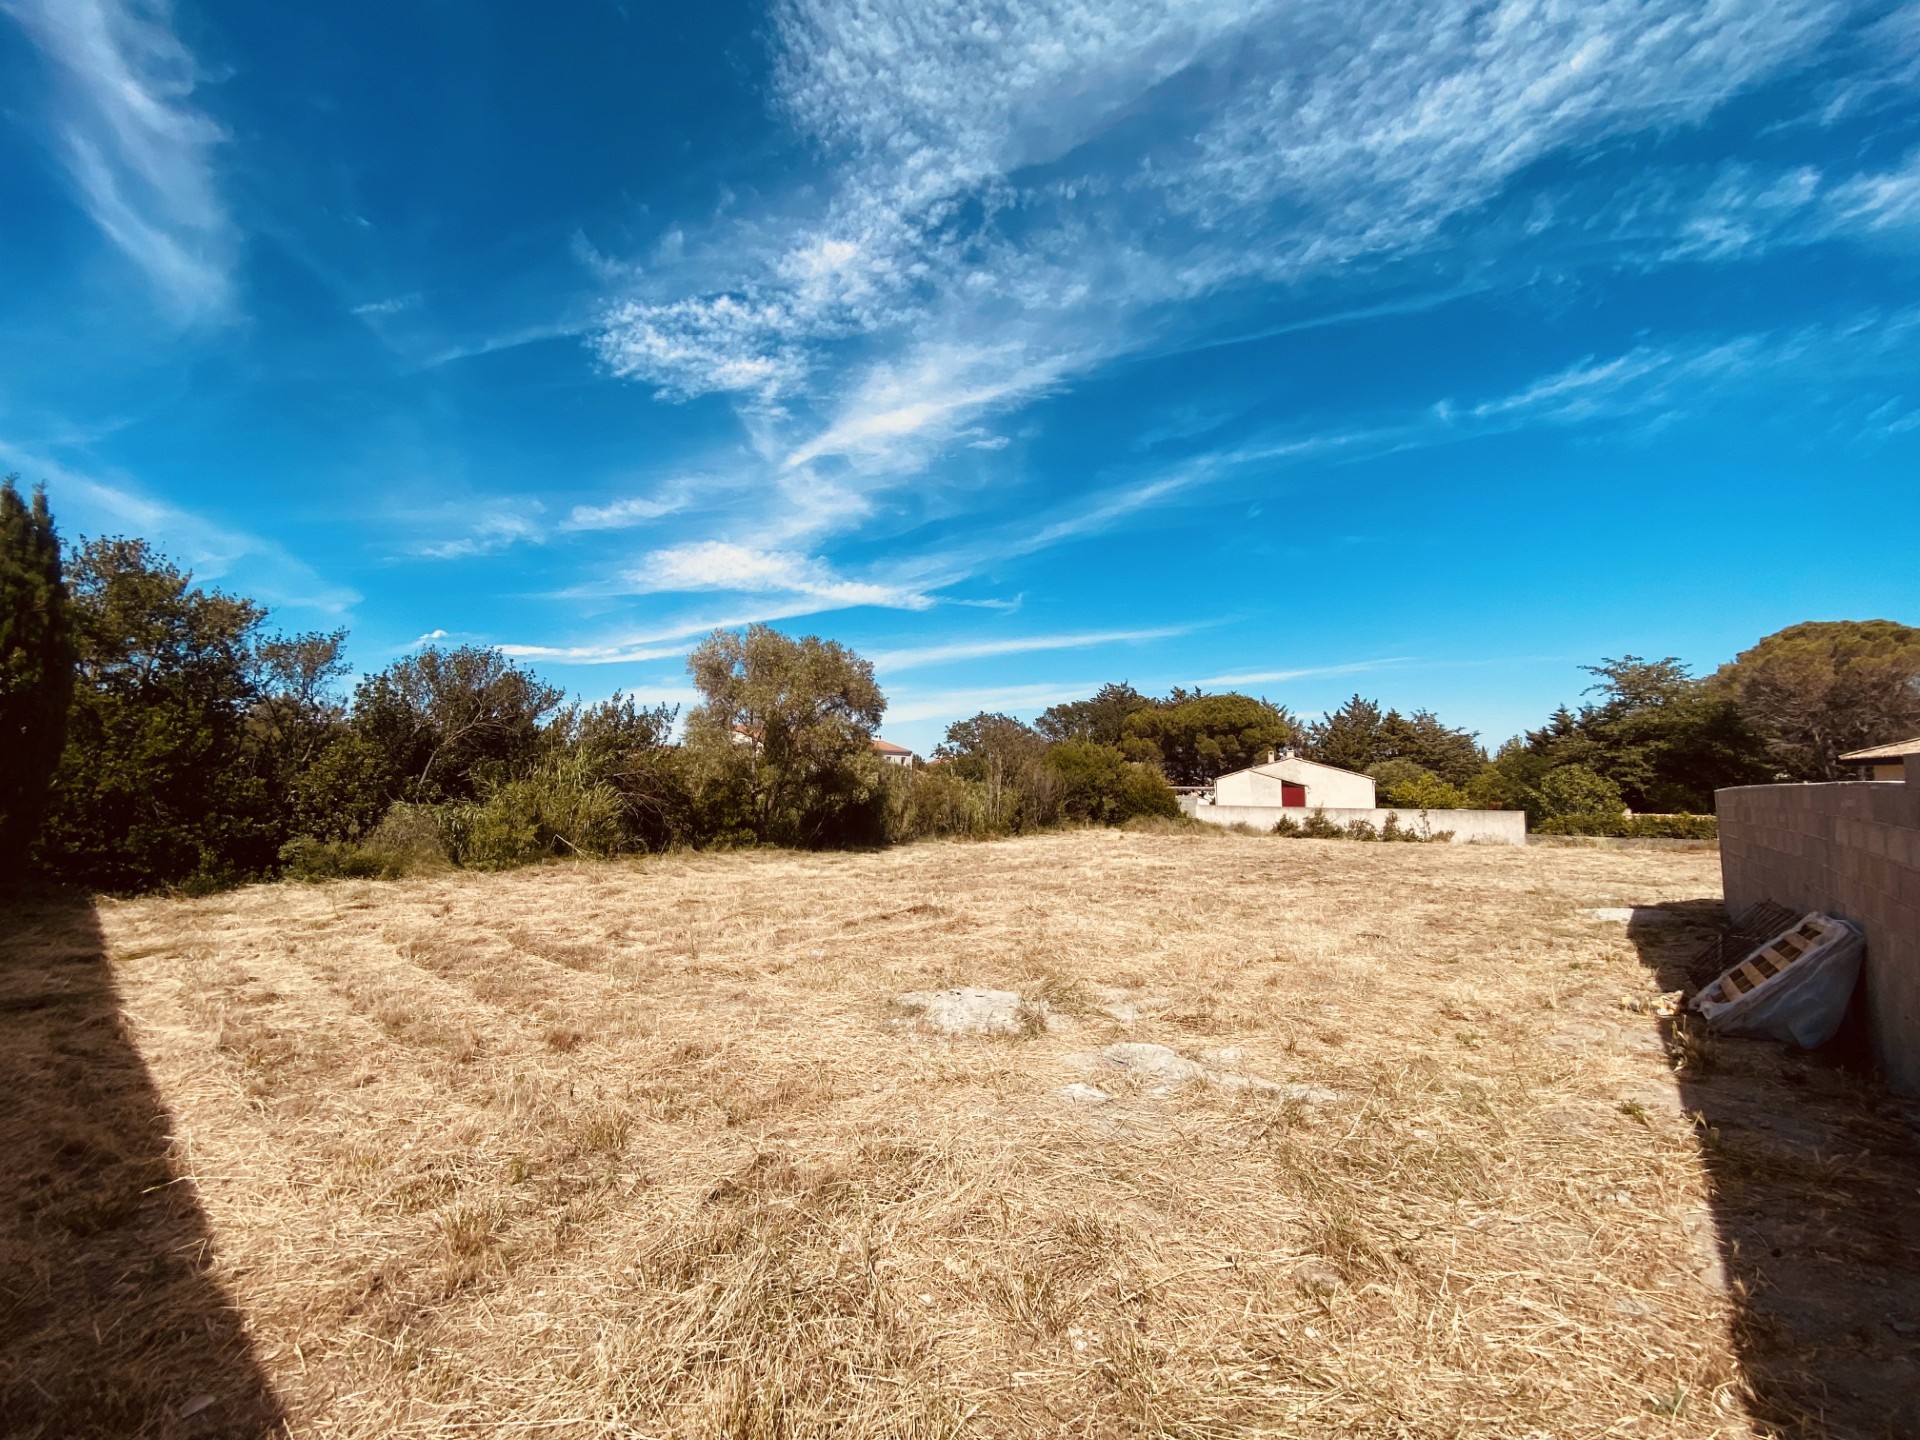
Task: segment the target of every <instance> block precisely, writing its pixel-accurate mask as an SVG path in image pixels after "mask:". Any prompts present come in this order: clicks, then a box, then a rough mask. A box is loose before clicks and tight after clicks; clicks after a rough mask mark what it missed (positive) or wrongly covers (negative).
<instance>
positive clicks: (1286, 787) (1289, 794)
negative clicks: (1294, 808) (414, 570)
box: [1280, 780, 1307, 805]
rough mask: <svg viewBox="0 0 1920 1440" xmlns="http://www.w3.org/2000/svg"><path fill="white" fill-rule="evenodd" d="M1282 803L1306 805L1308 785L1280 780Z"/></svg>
mask: <svg viewBox="0 0 1920 1440" xmlns="http://www.w3.org/2000/svg"><path fill="white" fill-rule="evenodd" d="M1280 803H1281V804H1282V805H1304V804H1306V803H1307V787H1306V786H1304V785H1293V784H1289V783H1288V782H1287V781H1285V780H1282V781H1281V782H1280Z"/></svg>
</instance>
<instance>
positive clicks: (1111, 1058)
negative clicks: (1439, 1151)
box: [1067, 1041, 1339, 1105]
mask: <svg viewBox="0 0 1920 1440" xmlns="http://www.w3.org/2000/svg"><path fill="white" fill-rule="evenodd" d="M1221 1053H1225V1052H1221ZM1234 1053H1235V1054H1236V1056H1237V1053H1238V1052H1234ZM1067 1063H1068V1064H1070V1065H1079V1066H1082V1067H1085V1068H1088V1069H1092V1070H1094V1071H1095V1072H1096V1073H1098V1072H1101V1071H1106V1072H1108V1073H1112V1072H1116V1071H1117V1072H1118V1073H1119V1074H1121V1075H1124V1076H1128V1077H1131V1078H1133V1079H1135V1080H1140V1081H1144V1082H1147V1083H1148V1084H1149V1085H1150V1086H1151V1093H1153V1094H1155V1095H1166V1094H1169V1093H1171V1092H1172V1090H1173V1088H1174V1087H1175V1086H1177V1085H1185V1084H1187V1083H1188V1082H1189V1081H1193V1080H1204V1081H1206V1082H1207V1083H1208V1084H1210V1085H1218V1086H1220V1087H1221V1088H1222V1089H1226V1090H1258V1091H1260V1092H1262V1093H1263V1094H1271V1095H1283V1096H1285V1097H1286V1098H1287V1099H1289V1100H1300V1101H1304V1102H1306V1103H1308V1104H1316V1105H1317V1104H1325V1103H1326V1102H1327V1101H1330V1100H1337V1099H1338V1098H1339V1097H1338V1096H1337V1095H1336V1094H1334V1092H1333V1091H1331V1090H1329V1089H1327V1088H1326V1087H1324V1086H1321V1085H1282V1084H1280V1083H1279V1082H1277V1081H1273V1080H1263V1079H1261V1078H1260V1077H1259V1076H1257V1075H1243V1074H1241V1073H1239V1072H1238V1071H1235V1070H1223V1069H1219V1068H1216V1067H1214V1066H1210V1065H1203V1064H1201V1063H1200V1062H1198V1061H1196V1060H1189V1059H1188V1058H1187V1057H1186V1056H1184V1055H1182V1054H1181V1053H1180V1052H1179V1051H1178V1050H1174V1049H1172V1048H1170V1047H1169V1046H1166V1045H1149V1044H1145V1043H1142V1042H1138V1041H1129V1042H1127V1043H1124V1044H1120V1045H1109V1046H1107V1048H1106V1049H1104V1050H1097V1051H1092V1052H1089V1053H1086V1054H1080V1055H1069V1056H1068V1057H1067ZM1088 1088H1090V1089H1091V1088H1096V1087H1091V1086H1090V1087H1088Z"/></svg>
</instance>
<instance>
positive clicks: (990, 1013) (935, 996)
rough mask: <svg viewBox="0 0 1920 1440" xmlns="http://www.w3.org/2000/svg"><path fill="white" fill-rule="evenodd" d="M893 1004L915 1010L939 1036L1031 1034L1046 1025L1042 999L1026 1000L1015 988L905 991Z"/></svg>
mask: <svg viewBox="0 0 1920 1440" xmlns="http://www.w3.org/2000/svg"><path fill="white" fill-rule="evenodd" d="M893 1003H894V1004H896V1005H898V1006H899V1007H900V1008H901V1009H903V1010H916V1011H918V1012H919V1014H920V1019H921V1021H922V1022H923V1023H924V1024H925V1025H926V1026H927V1028H928V1029H930V1030H937V1031H939V1032H940V1033H941V1034H942V1035H1032V1034H1035V1033H1037V1032H1039V1031H1041V1030H1045V1029H1047V1028H1048V1027H1049V1024H1050V1021H1051V1018H1052V1017H1051V1016H1050V1015H1049V1014H1048V1012H1047V1007H1046V1003H1045V1002H1044V1001H1032V1000H1028V999H1027V998H1026V997H1025V996H1024V995H1021V994H1020V993H1019V992H1018V991H1016V990H976V989H973V988H972V987H970V986H963V987H961V988H958V989H954V990H909V991H907V992H906V994H904V995H896V996H895V997H894V1001H893Z"/></svg>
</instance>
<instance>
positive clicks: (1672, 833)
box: [1627, 815, 1720, 840]
mask: <svg viewBox="0 0 1920 1440" xmlns="http://www.w3.org/2000/svg"><path fill="white" fill-rule="evenodd" d="M1627 834H1629V835H1632V836H1635V837H1637V838H1639V839H1642V840H1717V839H1718V838H1719V837H1720V819H1719V817H1718V816H1715V815H1635V816H1634V817H1633V818H1632V819H1631V820H1629V821H1628V822H1627Z"/></svg>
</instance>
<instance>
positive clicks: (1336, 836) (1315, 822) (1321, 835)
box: [1299, 805, 1347, 840]
mask: <svg viewBox="0 0 1920 1440" xmlns="http://www.w3.org/2000/svg"><path fill="white" fill-rule="evenodd" d="M1299 834H1300V838H1301V839H1303V840H1344V839H1346V838H1347V832H1346V830H1345V828H1343V827H1342V826H1340V825H1337V824H1335V823H1334V822H1333V821H1331V820H1329V819H1328V818H1327V812H1326V811H1325V810H1323V809H1321V808H1320V807H1319V806H1318V805H1316V806H1314V807H1313V809H1312V810H1311V811H1309V812H1308V814H1307V818H1306V819H1304V820H1302V821H1301V822H1300V829H1299Z"/></svg>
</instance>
